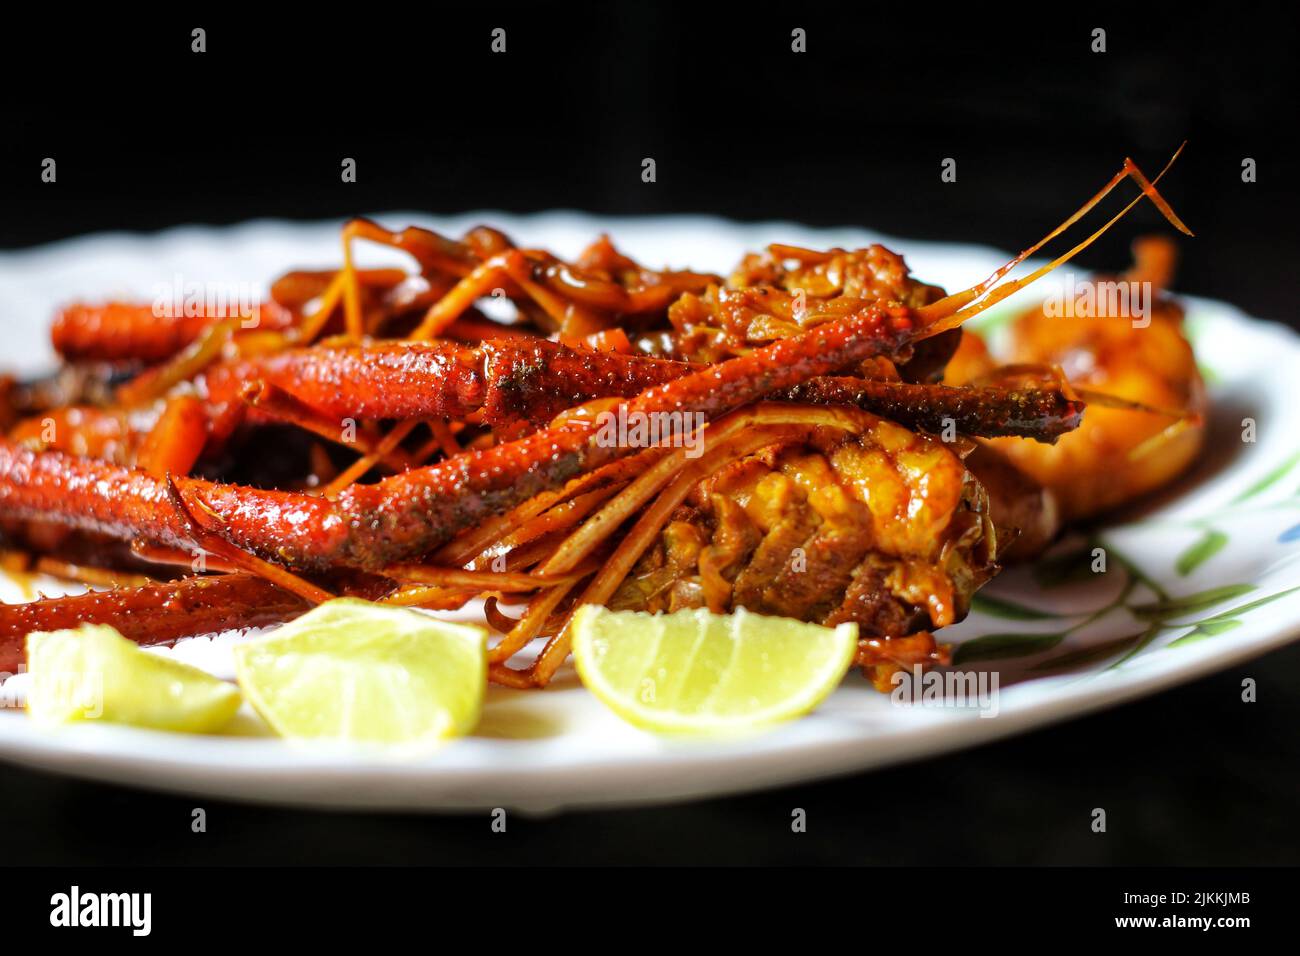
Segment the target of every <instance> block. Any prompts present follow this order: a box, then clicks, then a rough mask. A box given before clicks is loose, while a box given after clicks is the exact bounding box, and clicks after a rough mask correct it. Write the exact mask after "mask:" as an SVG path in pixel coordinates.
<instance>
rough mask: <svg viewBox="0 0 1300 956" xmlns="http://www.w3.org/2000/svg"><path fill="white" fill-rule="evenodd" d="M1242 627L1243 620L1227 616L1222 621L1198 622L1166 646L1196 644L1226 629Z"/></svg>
mask: <svg viewBox="0 0 1300 956" xmlns="http://www.w3.org/2000/svg"><path fill="white" fill-rule="evenodd" d="M1237 627H1241V621H1238V620H1236V619H1235V618H1225V619H1224V620H1222V621H1206V622H1205V623H1203V624H1198V625H1196V627H1194V628H1192V629H1191V630H1190V631H1188V632H1187V633H1186V634H1184V635H1183V636H1182V637H1180V638H1178V640H1176V641H1170V642H1169V643H1168V644H1166V645H1165V646H1166V647H1180V646H1182V645H1183V644H1195V643H1196V642H1197V641H1203V640H1205V639H1206V638H1207V637H1217V636H1218V635H1220V634H1222V633H1224V632H1225V631H1231V630H1232V629H1233V628H1237Z"/></svg>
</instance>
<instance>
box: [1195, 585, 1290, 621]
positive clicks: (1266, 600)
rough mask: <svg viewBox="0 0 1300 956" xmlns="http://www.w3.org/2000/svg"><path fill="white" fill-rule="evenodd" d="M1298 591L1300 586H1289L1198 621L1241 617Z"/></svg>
mask: <svg viewBox="0 0 1300 956" xmlns="http://www.w3.org/2000/svg"><path fill="white" fill-rule="evenodd" d="M1297 591H1300V586H1296V587H1293V588H1287V589H1286V590H1285V591H1278V592H1277V593H1276V594H1270V595H1268V596H1267V597H1262V598H1259V599H1257V600H1254V601H1251V602H1249V603H1248V604H1240V605H1238V606H1237V607H1234V608H1232V609H1231V610H1228V611H1224V612H1223V613H1222V614H1216V615H1214V616H1213V617H1207V618H1206V619H1205V620H1203V621H1198V622H1197V623H1198V624H1209V623H1211V622H1212V621H1222V620H1225V619H1227V618H1232V617H1240V616H1241V615H1242V614H1245V613H1246V612H1247V611H1253V610H1255V608H1257V607H1263V606H1264V605H1265V604H1272V603H1273V602H1274V601H1276V600H1278V599H1279V598H1284V597H1286V596H1287V595H1288V594H1295V593H1296V592H1297Z"/></svg>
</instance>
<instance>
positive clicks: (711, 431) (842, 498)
mask: <svg viewBox="0 0 1300 956" xmlns="http://www.w3.org/2000/svg"><path fill="white" fill-rule="evenodd" d="M1171 163H1172V160H1171ZM1167 168H1168V167H1166V169H1167ZM1161 175H1163V173H1162V174H1161ZM1159 179H1160V177H1159V176H1157V177H1155V180H1148V179H1147V177H1146V176H1145V175H1143V174H1142V172H1141V171H1140V170H1139V169H1138V168H1137V166H1136V165H1134V164H1133V163H1132V162H1131V161H1126V163H1125V166H1124V168H1123V169H1121V170H1120V171H1119V172H1118V173H1117V174H1116V175H1115V177H1114V178H1112V179H1111V180H1110V182H1109V183H1108V184H1107V186H1106V187H1105V188H1103V189H1102V190H1101V192H1099V193H1098V194H1097V195H1096V196H1094V197H1093V199H1091V200H1090V201H1089V202H1088V203H1087V204H1085V205H1084V206H1083V207H1082V208H1081V209H1080V210H1079V211H1077V212H1076V213H1075V214H1074V215H1073V216H1071V217H1070V218H1069V219H1068V220H1067V221H1066V222H1065V223H1063V224H1062V225H1061V226H1059V227H1058V228H1057V229H1055V230H1053V231H1052V232H1051V233H1049V234H1048V235H1047V236H1046V237H1045V238H1044V239H1043V240H1042V241H1040V242H1039V243H1036V244H1035V245H1033V246H1031V247H1030V248H1028V249H1026V250H1025V251H1024V252H1022V253H1021V254H1020V255H1018V256H1016V257H1015V258H1014V259H1012V260H1011V261H1009V262H1008V263H1006V264H1005V265H1004V266H1003V267H1002V268H1000V269H998V270H997V272H995V273H994V274H993V275H992V276H990V277H989V278H988V279H986V280H985V281H984V282H981V283H979V284H977V285H975V286H973V287H971V288H969V289H966V290H963V291H961V292H958V293H955V294H952V295H947V294H945V293H944V291H943V290H942V289H940V288H938V287H936V286H934V285H929V284H926V283H923V282H921V281H919V280H917V279H916V278H914V277H913V276H912V275H911V274H910V272H909V271H908V269H907V266H906V265H905V263H904V261H903V259H902V258H901V257H900V256H898V255H897V254H895V253H894V252H891V251H890V250H888V249H885V248H884V247H882V246H879V245H874V246H870V247H868V248H865V249H856V250H844V249H830V250H825V251H815V250H810V249H803V248H797V247H793V246H786V245H772V246H769V247H768V248H767V249H766V250H763V251H761V252H756V253H754V254H751V255H748V256H746V257H745V258H744V259H743V260H742V261H741V262H740V263H739V264H738V266H737V267H736V268H735V270H734V271H733V272H732V273H731V274H730V275H729V276H727V277H722V276H718V275H712V274H707V273H697V272H689V271H655V270H652V269H649V268H647V267H645V266H643V265H641V264H639V263H637V262H635V261H633V260H632V259H631V258H629V257H627V256H626V255H624V254H622V253H621V252H619V251H618V249H617V248H616V247H615V246H614V245H613V244H612V242H611V241H610V239H609V238H608V237H600V238H599V239H597V240H596V241H595V242H594V243H593V244H592V245H590V246H589V247H588V248H587V249H585V250H584V251H583V252H582V253H581V254H580V255H579V256H578V257H577V258H576V259H574V260H573V261H564V260H562V259H560V258H558V257H556V256H554V255H552V254H550V253H548V252H545V251H543V250H539V249H531V248H525V247H521V246H519V245H517V244H516V243H515V242H514V241H512V239H510V238H509V237H507V236H505V235H503V234H502V233H501V232H499V231H496V230H494V229H491V228H487V227H480V228H476V229H473V230H471V231H470V232H468V233H467V234H466V235H464V236H463V237H461V238H460V239H451V238H447V237H444V236H441V235H438V234H436V233H434V232H431V231H428V230H425V229H420V228H415V227H411V228H407V229H404V230H402V231H400V232H392V231H388V230H386V229H383V228H381V227H380V226H378V225H377V224H375V223H373V222H370V221H368V220H354V221H352V222H350V223H348V224H347V225H346V226H345V227H344V229H343V232H342V245H343V254H342V265H341V267H340V268H338V269H334V270H328V271H321V272H307V271H297V272H290V273H288V274H286V275H284V276H283V277H281V278H280V279H279V280H277V281H276V282H275V283H274V284H273V285H272V286H271V289H270V294H269V297H268V298H267V299H266V300H265V301H263V302H261V303H259V304H258V307H257V309H256V318H255V319H254V320H250V319H249V318H248V317H247V316H234V317H232V316H230V315H228V314H226V313H225V312H223V311H221V310H203V309H196V310H181V311H179V312H176V311H164V312H161V313H160V310H159V309H158V308H157V307H156V304H150V303H128V302H110V303H104V304H85V303H80V304H74V305H70V306H68V307H66V308H65V309H63V310H62V311H61V312H60V313H59V315H58V316H57V317H56V319H55V321H54V325H53V330H52V338H53V343H54V346H55V349H56V351H57V352H58V354H59V355H60V356H61V358H62V359H63V362H64V364H63V367H62V368H61V369H60V370H59V371H58V372H57V373H56V374H54V375H52V376H49V377H47V378H44V379H40V380H37V381H20V380H17V379H6V380H4V381H3V383H0V384H2V385H3V388H2V389H0V412H2V414H3V425H4V428H5V437H4V438H3V439H2V440H0V529H2V531H3V538H4V548H5V550H4V552H3V566H4V568H5V569H6V570H8V571H10V572H11V573H42V574H50V575H54V576H57V577H61V578H64V579H66V580H69V581H75V582H81V583H84V584H87V585H90V586H91V587H90V589H89V590H87V591H86V592H85V593H82V594H74V595H70V596H64V597H55V598H42V599H40V600H33V601H30V602H27V603H19V604H9V605H3V606H0V666H2V667H7V668H8V669H13V668H14V667H15V666H17V664H18V663H19V662H20V661H21V655H22V651H21V647H22V638H23V636H24V635H25V634H27V633H28V632H30V631H34V630H51V629H56V628H63V627H70V626H76V625H77V624H80V623H84V622H94V623H103V624H111V625H113V626H114V627H116V628H117V629H118V630H119V631H120V632H121V633H122V634H124V635H126V636H127V637H129V638H131V639H132V640H134V641H136V642H139V643H141V644H152V643H163V642H169V641H174V640H176V639H178V638H181V637H185V636H189V635H194V634H202V633H209V632H217V631H223V630H227V629H232V628H246V627H256V626H265V625H270V624H275V623H279V622H283V621H286V620H289V619H292V618H294V617H296V616H298V615H300V614H302V613H304V612H305V611H307V610H309V609H310V608H311V607H312V606H313V605H315V604H318V603H320V602H322V601H324V600H327V599H329V598H331V597H335V596H353V597H361V598H365V599H368V600H372V601H378V602H382V603H386V604H392V605H402V606H409V607H421V608H429V609H435V610H448V609H456V608H461V607H463V606H465V605H467V604H469V603H470V602H472V601H481V603H482V607H483V613H484V616H485V618H486V622H487V623H488V624H489V625H491V627H492V628H493V629H494V630H496V631H497V632H499V634H500V635H501V636H500V637H499V639H498V640H497V642H496V643H495V645H494V646H493V647H492V648H491V649H490V661H491V665H490V670H489V678H490V679H491V680H492V681H494V682H497V683H501V684H505V685H509V686H513V687H539V686H543V685H545V684H547V683H548V682H549V681H550V680H551V678H552V677H553V676H554V674H555V673H556V671H557V669H558V668H559V667H560V666H561V664H562V663H563V662H564V660H565V659H566V657H567V656H568V652H569V643H568V637H567V631H568V626H569V621H570V619H571V618H572V615H573V614H574V612H575V610H576V609H577V608H578V607H579V606H581V605H583V604H603V605H607V606H609V607H612V608H617V609H637V610H647V611H672V610H677V609H679V608H685V607H707V608H709V609H710V610H712V611H715V612H720V613H721V612H728V611H732V610H734V609H736V608H739V607H744V608H746V609H748V610H750V611H752V612H757V613H761V614H770V615H778V616H783V617H791V618H797V619H800V620H804V621H812V622H818V623H825V624H837V623H840V622H845V621H855V622H857V623H858V624H859V627H860V634H861V642H860V647H859V653H858V663H859V664H860V665H861V666H862V667H863V668H864V669H865V670H866V672H867V673H868V675H869V676H870V677H871V678H872V679H873V680H874V681H875V682H876V683H877V685H878V686H882V687H886V686H888V681H889V678H890V676H891V675H892V674H893V673H894V672H895V671H897V670H899V669H910V668H912V667H913V666H917V665H920V666H929V665H931V664H935V663H944V662H946V661H948V660H949V652H948V648H947V646H946V645H944V644H943V643H942V642H941V641H940V640H938V639H936V637H935V636H934V635H935V632H936V631H938V630H940V629H941V628H943V627H946V626H948V625H950V624H952V623H954V622H956V621H959V620H961V618H962V617H963V616H964V615H965V614H966V612H967V610H968V608H969V606H970V601H971V597H972V595H973V594H974V593H975V591H976V590H977V589H978V588H979V587H981V586H982V585H983V584H984V583H985V582H987V581H988V580H989V579H990V578H991V577H993V576H994V575H995V574H996V573H997V571H998V570H999V568H1000V567H1001V566H1003V565H1004V564H1005V563H1006V562H1007V561H1009V560H1025V559H1028V558H1032V557H1033V556H1034V554H1036V553H1038V552H1039V551H1041V550H1042V549H1043V548H1044V547H1046V546H1047V545H1048V544H1050V542H1051V541H1052V539H1053V538H1054V537H1056V535H1057V534H1058V533H1059V532H1060V531H1061V529H1062V527H1063V526H1064V524H1065V523H1067V522H1078V521H1082V520H1087V519H1088V518H1090V517H1092V516H1094V515H1096V514H1098V513H1100V512H1101V511H1103V510H1106V509H1110V508H1114V507H1116V506H1117V505H1120V504H1123V503H1124V502H1126V501H1128V500H1131V499H1132V498H1134V497H1136V496H1138V495H1141V494H1144V493H1146V492H1149V491H1150V490H1152V489H1154V488H1156V487H1158V486H1160V485H1163V484H1165V483H1167V482H1168V481H1170V480H1171V479H1172V478H1173V477H1174V476H1176V475H1177V474H1178V473H1180V472H1181V471H1182V470H1183V469H1184V468H1185V467H1186V466H1187V464H1188V463H1189V462H1190V461H1191V460H1192V459H1193V458H1194V456H1195V455H1196V452H1197V450H1198V448H1199V446H1200V442H1201V439H1202V437H1203V426H1202V424H1201V416H1202V414H1203V412H1204V402H1205V399H1204V389H1203V386H1202V384H1201V382H1200V379H1199V377H1198V375H1197V372H1196V365H1195V362H1194V361H1193V360H1192V357H1191V351H1190V347H1189V346H1188V345H1187V342H1186V340H1185V339H1184V338H1183V337H1182V334H1181V330H1180V319H1181V312H1180V310H1179V308H1178V306H1177V304H1176V303H1175V302H1174V301H1173V300H1172V299H1171V298H1169V297H1168V296H1167V295H1166V294H1165V293H1164V291H1163V290H1164V288H1165V286H1166V285H1167V284H1168V280H1169V277H1170V275H1171V273H1172V262H1171V258H1170V253H1169V245H1168V243H1167V242H1165V241H1163V240H1161V241H1152V242H1148V243H1143V244H1140V245H1139V247H1138V257H1137V263H1136V265H1135V266H1134V269H1133V271H1132V272H1131V273H1129V274H1128V275H1127V276H1126V278H1127V279H1132V280H1134V281H1139V280H1140V281H1141V282H1143V283H1146V284H1147V285H1148V286H1149V287H1151V288H1154V289H1155V290H1156V293H1157V295H1156V300H1155V304H1154V307H1153V309H1152V312H1153V315H1152V316H1151V318H1150V321H1149V322H1147V323H1146V324H1144V325H1143V324H1139V323H1138V322H1136V321H1130V319H1131V318H1132V316H1130V315H1129V314H1127V313H1122V314H1121V313H1117V312H1116V310H1114V309H1107V308H1104V307H1099V308H1094V309H1093V310H1092V311H1091V312H1090V313H1085V314H1080V315H1075V316H1072V317H1070V318H1061V317H1058V316H1055V315H1048V314H1047V313H1046V312H1045V311H1044V310H1042V309H1037V310H1035V311H1033V312H1030V313H1026V314H1025V315H1023V316H1021V317H1020V318H1019V319H1017V320H1016V321H1015V322H1013V323H1012V324H1011V325H1010V326H1009V328H1008V329H1007V331H1008V335H1007V336H1005V338H1006V339H1007V340H1008V341H1007V342H1006V343H1003V345H1004V346H1005V354H1001V355H999V356H998V357H997V358H995V357H994V356H993V354H992V353H991V352H990V350H989V348H988V347H987V346H986V345H985V344H984V343H983V342H982V341H981V340H980V339H979V338H978V337H977V336H975V335H974V334H972V333H970V332H968V331H965V330H963V329H962V327H961V326H962V323H963V322H964V321H965V320H967V319H968V318H971V317H972V316H975V315H977V314H979V313H980V312H982V311H984V310H985V309H987V308H988V307H989V306H991V305H993V304H994V303H996V302H998V301H1001V300H1002V299H1003V298H1005V297H1006V296H1007V295H1009V294H1011V293H1012V292H1014V291H1016V290H1018V289H1020V288H1023V287H1024V286H1025V285H1027V284H1028V283H1030V282H1032V281H1034V280H1035V279H1036V278H1038V277H1040V276H1041V275H1043V274H1046V272H1048V271H1050V270H1051V269H1054V268H1056V267H1058V266H1059V265H1061V264H1063V263H1065V262H1067V261H1069V259H1070V258H1071V257H1073V256H1074V255H1075V254H1077V253H1078V252H1079V251H1081V250H1082V249H1084V248H1086V247H1087V246H1088V245H1089V244H1090V243H1091V242H1092V241H1094V240H1095V239H1096V238H1097V237H1098V236H1099V235H1101V234H1102V233H1103V232H1104V231H1105V230H1106V229H1107V228H1109V227H1110V226H1111V225H1113V224H1114V223H1115V222H1117V221H1118V220H1119V219H1120V218H1121V217H1122V216H1123V215H1124V213H1125V212H1127V211H1128V210H1129V209H1131V208H1132V207H1133V206H1134V205H1135V204H1136V203H1138V202H1141V201H1142V200H1143V199H1144V198H1145V199H1147V200H1149V201H1151V202H1153V203H1154V204H1155V205H1156V206H1157V207H1158V208H1159V209H1160V210H1161V212H1162V213H1163V214H1164V215H1165V217H1166V218H1167V219H1168V220H1169V222H1170V223H1172V224H1173V225H1174V226H1175V227H1177V228H1179V229H1180V230H1182V231H1184V232H1186V231H1187V230H1186V227H1185V226H1183V224H1182V223H1181V221H1180V220H1179V219H1178V217H1177V216H1176V215H1175V214H1174V212H1173V211H1172V210H1171V209H1170V208H1169V206H1168V204H1167V203H1165V201H1164V199H1163V198H1162V197H1161V196H1160V194H1159V192H1158V191H1157V189H1156V186H1155V183H1156V182H1158V181H1159ZM1126 180H1132V181H1134V182H1136V183H1137V184H1138V186H1139V188H1140V190H1141V192H1140V194H1139V195H1138V196H1137V197H1136V198H1134V199H1132V200H1131V201H1129V202H1128V204H1127V205H1126V206H1125V207H1124V209H1123V210H1122V211H1121V212H1120V213H1118V214H1117V215H1115V216H1114V217H1113V218H1112V219H1110V220H1109V221H1108V222H1107V223H1105V225H1103V226H1102V227H1101V228H1100V229H1098V230H1096V231H1095V232H1093V233H1092V234H1091V235H1089V236H1088V237H1086V238H1085V239H1084V240H1083V241H1081V242H1079V243H1078V244H1077V245H1075V246H1074V247H1073V248H1071V249H1070V250H1068V251H1067V252H1066V253H1065V254H1063V255H1061V256H1059V257H1058V258H1056V259H1055V260H1053V261H1051V262H1050V263H1048V264H1047V265H1045V266H1043V267H1041V268H1039V269H1037V270H1036V271H1034V272H1032V273H1031V274H1029V275H1028V276H1026V277H1024V278H1020V279H1011V278H1009V273H1010V272H1011V271H1012V270H1013V269H1014V268H1015V267H1016V266H1018V265H1020V264H1021V263H1022V262H1023V261H1024V260H1026V259H1027V258H1028V257H1030V256H1031V255H1033V254H1035V253H1036V252H1038V251H1039V250H1040V249H1041V248H1042V247H1043V246H1044V245H1045V244H1046V243H1047V242H1049V241H1051V240H1053V239H1055V238H1056V237H1058V236H1059V235H1061V234H1062V233H1063V232H1065V231H1066V230H1067V229H1069V228H1071V227H1072V226H1073V225H1074V224H1075V223H1076V222H1078V220H1079V219H1081V218H1082V217H1083V216H1084V215H1085V214H1087V213H1088V212H1089V211H1090V210H1091V209H1092V208H1093V207H1094V206H1096V205H1097V204H1098V203H1099V202H1100V201H1101V200H1102V199H1103V198H1104V197H1105V196H1106V195H1108V194H1109V193H1110V192H1111V191H1113V190H1114V189H1115V188H1116V187H1118V186H1120V185H1121V184H1122V183H1124V182H1125V181H1126ZM357 242H372V243H379V244H382V245H384V246H388V247H391V248H394V249H397V250H400V251H401V252H403V253H405V254H406V255H407V256H408V257H409V259H410V260H411V262H412V263H413V264H414V267H413V268H412V269H409V270H408V269H393V268H384V269H365V268H358V267H356V266H355V265H354V263H353V254H352V249H353V245H354V244H355V243H357ZM492 300H495V301H496V302H497V303H498V304H499V305H508V306H509V311H510V313H511V315H510V317H509V318H508V319H500V318H497V317H496V314H497V313H499V312H500V311H501V310H500V309H488V308H486V307H485V305H484V303H485V302H486V301H492ZM1085 408H1086V410H1087V411H1086V415H1085ZM611 423H616V425H617V427H610V426H611ZM476 606H477V605H476ZM512 611H513V615H517V616H513V615H512V613H509V612H512ZM535 642H536V643H535ZM538 646H540V649H539V650H536V651H535V652H533V650H534V648H536V647H538ZM521 662H522V663H521Z"/></svg>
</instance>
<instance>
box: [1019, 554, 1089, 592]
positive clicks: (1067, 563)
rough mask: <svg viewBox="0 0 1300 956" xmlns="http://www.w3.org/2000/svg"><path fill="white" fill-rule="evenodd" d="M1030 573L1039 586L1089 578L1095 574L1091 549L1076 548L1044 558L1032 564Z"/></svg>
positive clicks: (1043, 586) (1053, 586)
mask: <svg viewBox="0 0 1300 956" xmlns="http://www.w3.org/2000/svg"><path fill="white" fill-rule="evenodd" d="M1032 574H1033V576H1034V581H1035V582H1036V583H1037V584H1038V586H1039V587H1041V588H1059V587H1062V586H1064V585H1066V584H1078V583H1080V582H1082V581H1087V580H1090V579H1091V578H1093V577H1094V576H1095V574H1096V572H1094V571H1093V570H1092V549H1091V548H1089V547H1082V548H1076V549H1075V550H1073V551H1066V552H1065V553H1063V554H1057V555H1053V556H1052V557H1050V558H1044V559H1043V560H1042V561H1039V562H1037V563H1036V564H1035V565H1034V568H1033V571H1032Z"/></svg>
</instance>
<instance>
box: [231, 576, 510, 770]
mask: <svg viewBox="0 0 1300 956" xmlns="http://www.w3.org/2000/svg"><path fill="white" fill-rule="evenodd" d="M234 650H235V670H236V674H237V675H238V679H239V686H240V687H242V688H243V690H244V694H245V695H246V696H247V697H248V700H249V703H251V704H252V705H253V707H254V709H255V710H257V712H258V713H259V714H261V715H262V718H263V719H264V720H265V721H266V722H267V723H268V724H269V725H270V726H271V728H272V729H273V730H274V731H275V732H276V733H278V734H280V735H281V736H283V737H289V738H293V739H297V740H332V741H343V742H350V743H377V744H393V745H407V746H411V747H423V746H429V745H433V744H436V743H438V742H440V741H443V740H445V739H447V738H449V737H454V736H458V735H461V734H465V733H468V732H469V731H471V730H473V729H474V725H475V724H477V723H478V718H479V713H480V711H481V709H482V705H483V692H484V688H485V686H486V683H487V632H486V631H485V630H483V629H482V628H479V627H474V626H471V625H467V624H454V623H450V622H447V621H439V620H437V619H435V618H432V617H429V616H428V615H426V614H421V613H420V612H418V611H412V610H408V609H406V608H399V607H389V606H385V605H381V604H373V603H371V602H369V601H361V600H358V599H355V598H339V599H337V600H333V601H326V602H325V603H324V604H321V605H320V606H319V607H316V608H314V609H313V610H311V611H309V612H308V613H306V614H304V615H303V616H302V617H300V618H298V619H296V620H294V621H291V622H289V623H288V624H286V625H284V626H283V627H281V628H279V629H278V630H276V631H274V632H273V633H271V634H269V635H267V636H265V637H260V638H257V639H254V640H252V641H249V642H247V643H244V644H238V645H236V646H235V649H234Z"/></svg>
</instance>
